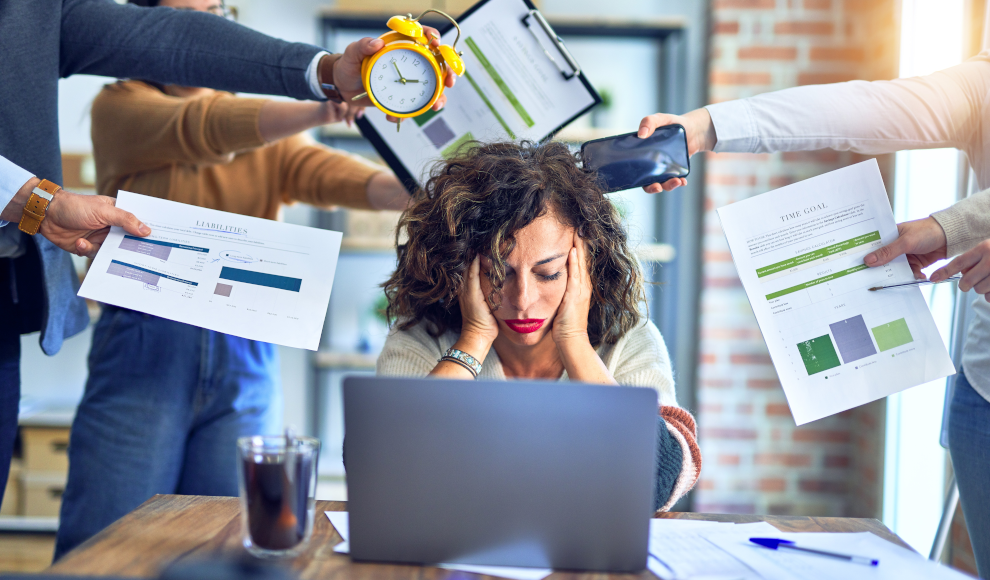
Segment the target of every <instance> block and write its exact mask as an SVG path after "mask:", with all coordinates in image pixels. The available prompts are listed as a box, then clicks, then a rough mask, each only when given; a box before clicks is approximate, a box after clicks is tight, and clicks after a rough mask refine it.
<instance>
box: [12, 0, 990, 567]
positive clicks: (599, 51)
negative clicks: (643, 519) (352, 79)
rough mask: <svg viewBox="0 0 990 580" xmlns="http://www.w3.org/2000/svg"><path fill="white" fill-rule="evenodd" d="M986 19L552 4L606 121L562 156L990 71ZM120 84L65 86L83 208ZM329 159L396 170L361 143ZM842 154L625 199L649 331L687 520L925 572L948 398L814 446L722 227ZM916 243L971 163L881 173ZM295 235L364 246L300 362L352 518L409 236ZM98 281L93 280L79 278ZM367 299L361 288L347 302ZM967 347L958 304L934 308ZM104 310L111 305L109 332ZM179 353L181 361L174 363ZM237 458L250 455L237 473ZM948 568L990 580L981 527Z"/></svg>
mask: <svg viewBox="0 0 990 580" xmlns="http://www.w3.org/2000/svg"><path fill="white" fill-rule="evenodd" d="M227 3H228V5H230V6H232V7H234V8H236V10H237V13H238V18H239V21H240V22H241V23H242V24H244V25H246V26H249V27H252V28H255V29H257V30H260V31H262V32H265V33H267V34H270V35H273V36H276V37H280V38H284V39H287V40H295V41H303V42H311V43H314V44H319V45H323V46H326V47H327V48H328V49H329V50H331V51H334V50H339V49H341V48H342V47H343V46H345V45H346V44H347V43H348V42H350V41H351V40H354V39H356V38H360V37H362V36H375V35H378V34H380V33H381V32H383V31H384V22H385V20H386V19H387V18H388V16H390V15H393V14H398V13H406V12H413V13H417V14H418V13H419V11H421V10H422V9H424V8H428V7H436V8H441V9H444V10H447V11H448V12H450V13H451V14H453V15H457V14H459V13H461V12H462V11H464V10H465V9H466V8H468V7H469V6H470V5H471V4H473V2H472V1H471V0H432V1H431V0H336V1H334V0H230V1H228V2H227ZM984 4H985V3H984V1H983V0H705V1H701V0H621V1H620V2H611V3H602V2H597V1H594V0H540V1H539V2H537V5H538V6H539V7H540V9H541V10H542V11H543V12H544V14H545V15H546V16H547V18H548V20H549V21H550V22H551V23H552V24H553V25H554V27H555V28H556V30H557V32H558V34H559V35H560V36H561V37H563V38H564V40H565V41H566V43H567V46H568V47H569V48H570V50H571V52H572V53H573V54H574V56H575V57H576V59H577V60H578V62H580V63H581V65H582V67H583V69H584V70H585V72H586V74H587V76H588V78H589V79H590V80H591V82H592V84H594V85H595V87H596V88H597V89H598V90H599V92H600V93H601V94H602V96H603V98H604V101H605V102H604V103H603V104H602V105H601V106H600V107H599V108H598V109H596V110H594V111H592V112H591V113H589V114H588V115H586V116H585V117H583V118H581V119H579V120H578V121H576V122H575V123H574V124H572V125H571V126H570V127H568V128H567V129H565V130H564V131H563V132H561V134H560V135H559V138H560V139H562V140H566V141H569V142H572V143H574V144H579V143H580V142H583V141H587V140H589V139H592V138H597V137H603V136H608V135H614V134H618V133H623V132H630V131H635V130H636V128H637V127H638V123H639V120H640V119H641V118H642V117H643V116H644V115H647V114H651V113H654V112H657V111H665V112H674V113H679V112H685V111H688V110H691V109H693V108H696V107H698V106H701V105H704V104H706V103H712V102H719V101H724V100H729V99H735V98H739V97H746V96H750V95H754V94H758V93H762V92H766V91H771V90H776V89H782V88H786V87H791V86H797V85H808V84H819V83H831V82H840V81H845V80H852V79H864V80H878V79H889V78H895V77H899V76H913V75H919V74H927V73H930V72H933V71H936V70H939V69H942V68H945V67H948V66H951V65H953V64H956V63H958V62H961V61H962V60H964V59H965V58H968V57H969V56H972V55H974V54H976V53H977V52H979V51H980V47H981V42H982V36H983V23H984V21H985V14H984ZM106 82H108V80H107V79H103V78H96V77H74V78H70V79H66V80H62V81H61V82H60V96H59V115H60V123H61V141H62V147H63V163H64V166H65V184H64V185H65V186H66V187H68V188H70V189H73V190H75V191H79V192H93V187H94V186H93V181H94V178H95V175H94V173H95V172H94V168H93V163H92V158H91V156H90V152H91V149H92V145H91V143H90V138H89V106H90V103H91V102H92V99H93V97H94V96H95V95H96V93H97V92H98V91H99V89H100V88H101V87H102V86H103V84H105V83H106ZM314 136H315V137H316V138H318V139H320V140H321V141H323V142H325V143H327V144H328V145H331V146H333V147H338V148H341V149H346V150H349V151H353V152H356V153H358V154H361V155H366V156H368V157H369V158H372V159H374V158H377V155H376V153H375V151H374V149H373V148H372V147H371V146H370V145H369V144H368V143H367V142H366V141H364V140H363V139H362V138H361V137H360V135H359V133H358V132H357V131H356V130H353V129H348V128H347V127H346V126H344V125H343V124H337V125H334V126H329V127H326V128H324V129H322V130H319V131H315V132H314ZM863 159H864V158H863V157H861V156H858V155H855V154H850V153H842V152H835V151H818V152H812V153H783V154H773V155H748V154H709V155H708V156H707V158H702V157H696V158H695V159H694V160H693V161H692V175H691V177H690V178H689V182H690V184H689V186H688V187H687V188H681V189H678V190H676V191H674V192H671V193H663V194H658V195H655V196H649V195H646V194H645V193H643V192H642V191H640V190H633V191H627V192H620V193H617V194H614V195H613V200H614V202H615V203H616V204H617V205H618V206H619V207H620V211H621V212H622V214H623V216H624V217H625V219H626V222H627V227H628V228H629V231H630V234H631V238H632V240H633V242H634V244H635V245H636V246H637V248H638V254H639V256H640V258H641V260H642V262H643V265H644V268H645V270H646V272H647V274H648V276H649V278H650V279H651V280H653V281H654V282H657V284H656V285H654V286H653V287H652V288H651V290H650V298H649V311H650V316H651V317H652V319H653V320H654V321H655V322H656V324H657V326H658V327H659V328H660V330H661V332H662V333H663V334H664V337H665V339H666V341H667V344H668V346H669V348H670V350H671V357H672V360H673V362H674V371H675V378H676V380H677V392H678V396H679V397H680V403H681V405H682V406H684V407H686V408H688V409H689V410H691V411H693V412H694V413H695V414H696V416H697V418H698V420H699V426H700V437H699V441H700V444H701V446H702V452H703V455H704V466H703V470H702V476H701V480H700V482H699V484H698V486H697V488H696V489H695V491H694V492H693V493H692V494H691V495H690V496H689V497H688V498H687V499H686V500H685V501H682V502H681V504H679V505H678V506H677V508H675V509H680V510H692V511H704V512H730V513H761V514H794V515H818V516H854V517H874V518H879V519H882V521H883V522H884V523H885V524H887V525H888V526H889V527H891V529H893V530H894V531H895V532H896V533H898V534H899V535H901V537H903V538H904V539H905V540H906V541H907V542H908V543H909V544H911V545H912V546H913V547H914V548H915V549H917V550H918V551H919V552H921V553H923V554H927V553H928V551H929V549H930V547H931V545H932V541H933V539H934V537H935V532H936V528H937V527H938V523H939V518H940V516H941V514H942V504H943V499H944V497H945V494H946V493H947V491H948V482H949V481H950V478H951V465H950V463H949V459H948V455H947V453H945V450H944V449H943V448H942V447H941V446H940V445H939V433H940V429H941V420H942V407H943V399H944V391H945V386H946V385H945V381H939V382H936V383H931V384H928V385H925V386H922V387H918V388H915V389H912V390H910V391H908V392H906V393H902V394H900V395H896V396H893V397H890V398H889V399H887V400H885V401H877V402H875V403H872V404H870V405H866V406H864V407H861V408H859V409H855V410H852V411H849V412H846V413H842V414H840V415H838V416H835V417H831V418H828V419H824V420H821V421H817V422H814V423H812V424H809V425H806V426H804V427H801V428H796V427H795V426H794V422H793V419H792V418H791V416H790V412H789V410H788V407H787V404H786V401H785V399H784V395H783V391H782V390H781V388H780V384H779V382H778V380H777V376H776V373H775V371H774V368H773V365H772V364H771V362H770V357H769V355H768V353H767V350H766V346H765V344H764V342H763V339H762V336H761V334H760V329H759V327H758V326H757V324H756V320H755V318H754V316H753V314H752V310H751V308H750V306H749V303H748V301H747V299H746V295H745V293H744V291H743V289H742V287H741V285H740V282H739V279H738V277H737V275H736V272H735V268H734V266H733V264H732V260H731V256H730V254H729V251H728V247H727V245H726V243H725V238H724V237H723V235H722V232H721V229H720V227H719V223H718V219H717V217H716V215H715V213H714V209H715V208H717V207H720V206H722V205H725V204H728V203H732V202H734V201H737V200H740V199H744V198H746V197H749V196H752V195H756V194H759V193H763V192H765V191H768V190H770V189H774V188H777V187H780V186H783V185H786V184H789V183H793V182H795V181H799V180H801V179H805V178H808V177H811V176H814V175H817V174H820V173H824V172H827V171H830V170H833V169H836V168H839V167H842V166H845V165H849V164H852V163H856V162H858V161H862V160H863ZM879 161H880V166H881V168H882V170H883V172H884V179H885V182H886V184H887V189H888V194H889V196H890V197H891V200H892V206H893V208H894V214H895V217H896V219H897V220H898V221H904V220H907V219H915V218H918V217H923V216H927V215H928V214H929V213H931V212H932V211H934V210H936V209H940V208H942V207H945V206H947V205H949V204H951V203H952V202H953V201H955V200H956V199H957V198H959V197H960V196H963V195H965V193H966V192H967V191H968V188H969V184H970V180H969V175H968V170H967V169H966V165H965V159H964V156H963V155H962V154H960V153H957V152H956V151H954V150H934V151H920V152H909V153H901V154H897V155H896V156H886V157H883V158H880V159H879ZM283 217H284V219H285V220H286V221H289V222H293V223H298V224H304V225H312V226H318V227H327V228H331V229H337V230H341V231H344V232H345V238H344V246H343V249H342V252H341V258H340V261H339V265H338V272H337V278H336V279H337V281H338V284H337V285H336V287H335V288H334V290H333V294H332V296H331V301H330V309H329V312H328V316H327V320H326V330H325V332H324V335H323V342H322V345H321V349H320V351H319V352H316V353H312V352H308V351H301V350H294V349H288V348H281V349H280V351H281V353H280V354H281V361H282V368H281V373H282V384H283V388H284V398H285V404H284V417H285V422H286V424H288V425H294V426H296V427H297V429H298V430H299V431H301V432H305V433H309V434H313V435H316V436H318V437H320V438H321V439H322V441H323V446H324V447H323V455H322V457H321V460H320V472H321V475H320V482H321V484H320V491H319V493H318V497H319V498H321V499H344V498H346V493H347V490H346V484H345V481H344V472H343V465H342V462H341V445H342V437H343V426H342V413H341V411H342V409H341V402H340V380H341V377H343V376H344V375H346V374H348V373H371V372H373V369H374V360H375V357H376V354H377V352H378V351H379V350H380V349H381V346H382V344H383V343H384V339H385V335H386V332H387V326H386V323H385V321H384V318H383V313H382V312H381V307H382V305H383V301H384V296H383V294H382V292H381V289H380V288H379V287H378V284H379V283H381V282H382V281H383V280H384V279H385V278H386V276H387V275H388V274H389V272H390V271H391V269H392V268H393V266H394V250H393V247H392V244H393V241H394V240H393V237H392V235H393V233H392V232H393V228H394V225H395V222H396V219H397V217H398V216H397V214H394V213H393V214H373V213H370V212H360V211H345V210H338V211H321V210H316V209H311V208H308V207H286V208H285V209H284V216H283ZM77 266H78V268H79V271H80V273H82V272H83V269H84V266H85V264H84V262H83V261H81V260H80V261H77ZM342 280H346V281H347V283H346V284H341V283H340V281H342ZM925 292H926V297H927V298H928V299H929V303H930V305H931V307H932V310H933V313H934V314H935V317H936V321H937V322H938V323H939V325H940V328H941V329H942V331H943V334H944V336H945V337H946V340H947V341H948V337H949V335H950V333H951V331H952V329H951V323H952V318H953V316H952V312H953V308H954V305H955V301H956V296H955V294H954V288H951V287H950V285H942V286H938V287H933V288H930V289H927V290H925ZM97 308H98V307H97V306H96V305H91V314H92V316H93V319H94V320H95V319H96V318H97V314H98V310H97ZM89 342H90V333H89V332H87V333H84V334H82V335H79V336H77V337H74V338H72V339H70V340H68V341H67V342H66V344H65V347H64V348H63V350H62V352H60V353H59V354H58V356H56V357H55V358H52V359H49V358H47V357H45V356H44V355H43V354H42V353H41V350H40V348H39V347H38V340H37V335H29V336H25V337H23V340H22V349H23V352H24V354H23V356H22V377H23V386H22V391H23V400H22V403H21V439H20V447H19V457H20V459H19V460H18V461H17V462H16V463H15V467H14V469H13V470H12V473H11V480H10V484H9V485H8V489H7V491H6V496H5V500H4V504H3V506H2V508H0V571H12V570H35V569H40V568H42V567H44V566H46V565H47V563H48V561H49V560H50V557H51V549H52V544H53V537H54V536H53V535H52V531H53V530H54V529H55V526H57V520H56V519H55V517H54V516H55V515H57V513H58V502H59V495H60V492H61V489H62V488H61V486H62V485H64V473H65V469H66V461H65V444H66V443H67V441H68V435H67V426H68V425H69V422H70V421H71V416H72V407H73V405H74V404H75V403H76V402H77V401H78V400H79V398H80V397H81V395H82V389H83V385H84V383H85V378H86V353H87V351H88V348H89ZM162 347H163V348H167V345H163V346H162ZM232 452H233V451H232ZM942 558H943V560H944V561H946V562H949V563H950V564H951V565H953V566H955V567H958V568H960V569H962V570H965V571H969V572H971V573H974V574H975V566H974V564H973V560H972V555H971V551H970V547H969V540H968V538H967V536H966V532H965V525H964V523H963V522H962V515H961V513H958V514H956V516H955V519H954V520H953V525H952V533H951V535H950V539H949V542H948V544H947V546H946V549H945V550H944V551H943V556H942Z"/></svg>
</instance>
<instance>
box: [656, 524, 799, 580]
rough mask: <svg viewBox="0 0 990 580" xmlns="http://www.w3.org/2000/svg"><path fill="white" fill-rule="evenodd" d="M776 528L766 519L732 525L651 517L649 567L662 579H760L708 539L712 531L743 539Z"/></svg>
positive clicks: (777, 532) (767, 532)
mask: <svg viewBox="0 0 990 580" xmlns="http://www.w3.org/2000/svg"><path fill="white" fill-rule="evenodd" d="M779 533H780V531H779V530H777V528H775V527H773V526H772V525H770V524H768V523H766V522H759V523H753V524H732V523H720V522H705V521H694V520H668V519H652V520H650V560H653V561H654V562H648V566H647V567H648V568H649V569H650V571H651V572H653V573H654V574H655V575H656V576H657V577H659V578H660V579H661V580H680V579H682V578H693V579H706V580H759V578H760V576H759V575H758V574H757V573H756V572H754V571H753V570H752V569H750V568H749V567H748V566H746V565H745V564H744V563H742V562H741V561H739V560H738V559H737V558H736V557H734V556H732V555H730V554H729V553H728V552H726V551H724V550H722V549H721V548H719V547H718V546H715V545H714V544H712V543H711V542H709V541H708V540H707V539H706V538H707V536H709V535H711V534H729V535H730V536H738V537H740V538H747V539H748V538H750V537H753V536H773V535H774V534H779Z"/></svg>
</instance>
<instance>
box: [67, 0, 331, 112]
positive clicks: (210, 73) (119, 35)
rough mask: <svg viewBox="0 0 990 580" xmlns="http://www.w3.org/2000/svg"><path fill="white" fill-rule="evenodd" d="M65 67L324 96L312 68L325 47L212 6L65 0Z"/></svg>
mask: <svg viewBox="0 0 990 580" xmlns="http://www.w3.org/2000/svg"><path fill="white" fill-rule="evenodd" d="M61 30H62V32H61V51H60V60H59V73H60V74H61V75H62V76H63V77H67V76H69V75H73V74H92V75H102V76H109V77H117V78H140V79H148V80H153V81H157V82H160V83H165V84H179V85H184V86H190V87H210V88H214V89H221V90H226V91H232V92H250V93H261V94H271V95H285V96H289V97H293V98H297V99H314V98H317V95H315V94H314V93H313V91H312V89H311V88H310V84H309V82H308V79H307V76H306V71H307V68H308V67H309V65H310V63H311V62H312V60H313V58H314V57H315V56H316V55H317V54H319V53H320V52H322V49H320V48H318V47H315V46H310V45H307V44H302V43H290V42H285V41H282V40H278V39H275V38H271V37H269V36H266V35H264V34H261V33H260V32H255V31H253V30H251V29H249V28H247V27H244V26H241V25H239V24H236V23H234V22H230V21H228V20H225V19H223V18H218V17H216V16H214V15H211V14H206V13H202V12H194V11H188V10H171V9H168V8H154V9H148V8H140V7H137V6H133V5H118V4H117V3H115V2H113V1H112V0H65V2H63V6H62V22H61Z"/></svg>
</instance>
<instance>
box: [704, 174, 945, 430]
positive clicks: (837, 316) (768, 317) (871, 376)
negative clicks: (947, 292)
mask: <svg viewBox="0 0 990 580" xmlns="http://www.w3.org/2000/svg"><path fill="white" fill-rule="evenodd" d="M718 216H719V219H720V220H721V222H722V228H723V230H724V231H725V237H726V239H727V240H728V242H729V250H730V251H731V252H732V260H733V261H734V262H735V265H736V270H738V272H739V277H740V279H741V280H742V284H743V288H744V289H745V290H746V295H747V296H748V297H749V301H750V304H751V305H752V306H753V311H754V312H755V314H756V320H757V322H758V323H759V325H760V329H761V330H762V332H763V338H764V339H765V340H766V343H767V348H768V349H769V351H770V358H771V359H772V360H773V364H774V366H775V367H776V369H777V374H778V376H779V377H780V382H781V385H783V387H784V393H785V394H786V396H787V402H788V404H789V405H790V408H791V413H792V414H793V415H794V420H795V422H796V423H797V424H798V425H803V424H805V423H808V422H809V421H814V420H816V419H821V418H822V417H827V416H829V415H833V414H835V413H838V412H840V411H844V410H846V409H851V408H853V407H856V406H859V405H862V404H864V403H868V402H870V401H873V400H875V399H879V398H881V397H885V396H887V395H890V394H892V393H896V392H899V391H903V390H904V389H907V388H910V387H914V386H917V385H920V384H923V383H927V382H929V381H933V380H935V379H939V378H942V377H945V376H948V375H951V374H953V373H955V369H954V368H953V366H952V361H951V359H950V358H949V354H948V352H947V351H946V349H945V343H944V342H943V341H942V337H941V336H940V335H939V332H938V328H937V327H936V326H935V321H934V319H932V315H931V312H930V311H929V310H928V305H927V304H926V303H925V299H924V298H923V297H922V295H921V291H920V290H919V289H918V287H917V286H907V287H902V288H891V289H886V290H881V291H878V292H870V291H869V288H871V287H874V286H881V285H888V284H896V283H899V282H910V281H912V280H914V275H913V274H912V272H911V268H910V266H908V263H907V259H906V258H905V257H904V256H900V257H898V258H897V259H896V260H894V261H893V262H891V263H889V264H887V265H886V266H884V267H878V268H867V266H866V265H865V264H864V263H863V258H864V256H866V254H868V253H870V252H872V251H873V250H876V249H877V248H879V247H881V246H884V245H886V244H889V243H891V242H893V241H894V240H895V239H897V225H896V224H895V222H894V216H893V214H892V213H891V211H890V204H889V202H888V201H887V194H886V191H885V190H884V186H883V179H882V178H881V176H880V169H879V167H878V166H877V163H876V160H873V159H871V160H869V161H864V162H862V163H858V164H856V165H853V166H851V167H846V168H843V169H839V170H836V171H832V172H830V173H827V174H825V175H820V176H818V177H813V178H811V179H807V180H805V181H802V182H800V183H796V184H794V185H789V186H787V187H783V188H781V189H777V190H775V191H771V192H768V193H765V194H763V195H759V196H756V197H753V198H750V199H747V200H745V201H740V202H737V203H734V204H732V205H729V206H726V207H723V208H721V209H719V210H718Z"/></svg>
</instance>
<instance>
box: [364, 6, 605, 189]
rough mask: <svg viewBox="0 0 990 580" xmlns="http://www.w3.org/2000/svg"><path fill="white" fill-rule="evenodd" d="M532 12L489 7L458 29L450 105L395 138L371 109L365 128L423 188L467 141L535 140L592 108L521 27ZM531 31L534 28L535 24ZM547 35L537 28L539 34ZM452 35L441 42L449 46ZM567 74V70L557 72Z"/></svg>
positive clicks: (576, 81)
mask: <svg viewBox="0 0 990 580" xmlns="http://www.w3.org/2000/svg"><path fill="white" fill-rule="evenodd" d="M527 14H529V8H528V7H527V6H526V4H525V3H524V2H522V1H521V0H489V1H488V2H487V3H486V4H484V5H483V6H481V7H480V8H479V9H478V10H477V11H476V12H474V13H472V14H471V15H470V16H469V17H468V18H467V19H465V20H464V21H463V22H461V23H460V25H461V31H462V34H461V39H460V41H459V42H458V43H457V50H458V51H459V52H461V51H463V53H464V55H463V58H464V66H465V70H466V72H465V73H464V76H462V77H460V78H458V79H457V83H456V84H455V85H454V86H453V87H452V88H449V89H446V90H445V91H444V94H446V95H447V105H446V106H445V107H444V108H443V109H441V110H440V111H438V112H437V111H429V112H427V113H425V114H423V115H420V116H419V117H413V118H412V119H406V120H405V121H403V123H402V128H401V130H400V131H396V130H395V124H394V123H389V122H388V121H387V120H386V119H385V114H384V113H382V112H381V111H379V110H378V109H376V108H374V107H369V108H368V109H367V110H366V111H365V116H366V118H367V119H368V121H369V122H370V123H371V125H373V126H374V127H375V129H377V130H378V133H379V134H380V135H381V136H382V138H383V139H384V141H385V142H386V143H387V144H388V146H389V147H390V148H391V149H392V151H393V152H394V153H395V155H396V156H397V157H398V158H399V159H400V160H401V161H402V163H403V164H404V165H405V166H406V168H407V169H408V170H409V172H410V174H411V175H412V177H413V178H414V179H416V180H417V181H418V182H419V183H420V184H422V183H424V182H425V176H426V175H427V173H428V170H429V168H430V166H431V165H432V164H433V162H435V161H437V160H440V159H443V158H446V157H450V156H451V155H453V154H454V153H455V152H456V151H457V149H458V148H459V147H460V146H461V145H462V144H464V143H465V142H467V141H471V140H480V141H505V140H510V141H518V140H522V139H531V140H534V141H539V140H541V139H543V138H544V137H546V136H547V135H549V134H550V133H551V132H552V131H554V130H555V129H557V127H560V126H561V125H562V124H564V123H566V122H567V121H568V120H570V119H571V118H572V117H573V116H575V115H576V114H578V113H579V112H581V111H583V110H584V109H585V108H587V107H589V106H591V105H592V104H594V102H595V101H594V97H593V96H592V95H591V93H589V92H588V90H587V89H586V88H585V87H584V85H583V84H582V82H581V79H580V78H578V77H577V76H575V77H573V78H571V79H569V80H566V79H564V77H563V75H562V74H561V73H560V70H559V69H558V68H557V65H555V64H554V61H551V60H550V58H549V57H548V56H547V55H546V54H545V53H544V50H547V51H550V52H551V54H553V57H554V58H555V59H557V60H558V61H561V62H562V60H563V57H562V56H560V55H559V54H555V53H554V52H553V51H556V50H557V49H556V47H553V46H550V45H549V41H548V40H546V39H544V40H545V41H546V42H547V47H548V48H546V49H545V48H544V45H543V44H541V41H540V40H537V37H534V34H533V33H531V32H530V29H529V28H527V27H526V26H525V25H523V23H522V19H523V17H524V16H526V15H527ZM534 27H536V28H539V27H538V26H537V25H536V24H534ZM536 34H537V35H543V36H545V34H544V32H543V31H542V29H539V31H538V32H537V33H536ZM456 37H457V31H456V30H454V29H451V30H449V31H448V32H446V33H445V34H444V35H443V36H442V39H441V40H442V42H443V43H445V44H452V43H453V42H454V39H455V38H456ZM562 66H564V67H565V68H567V67H566V65H562Z"/></svg>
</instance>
